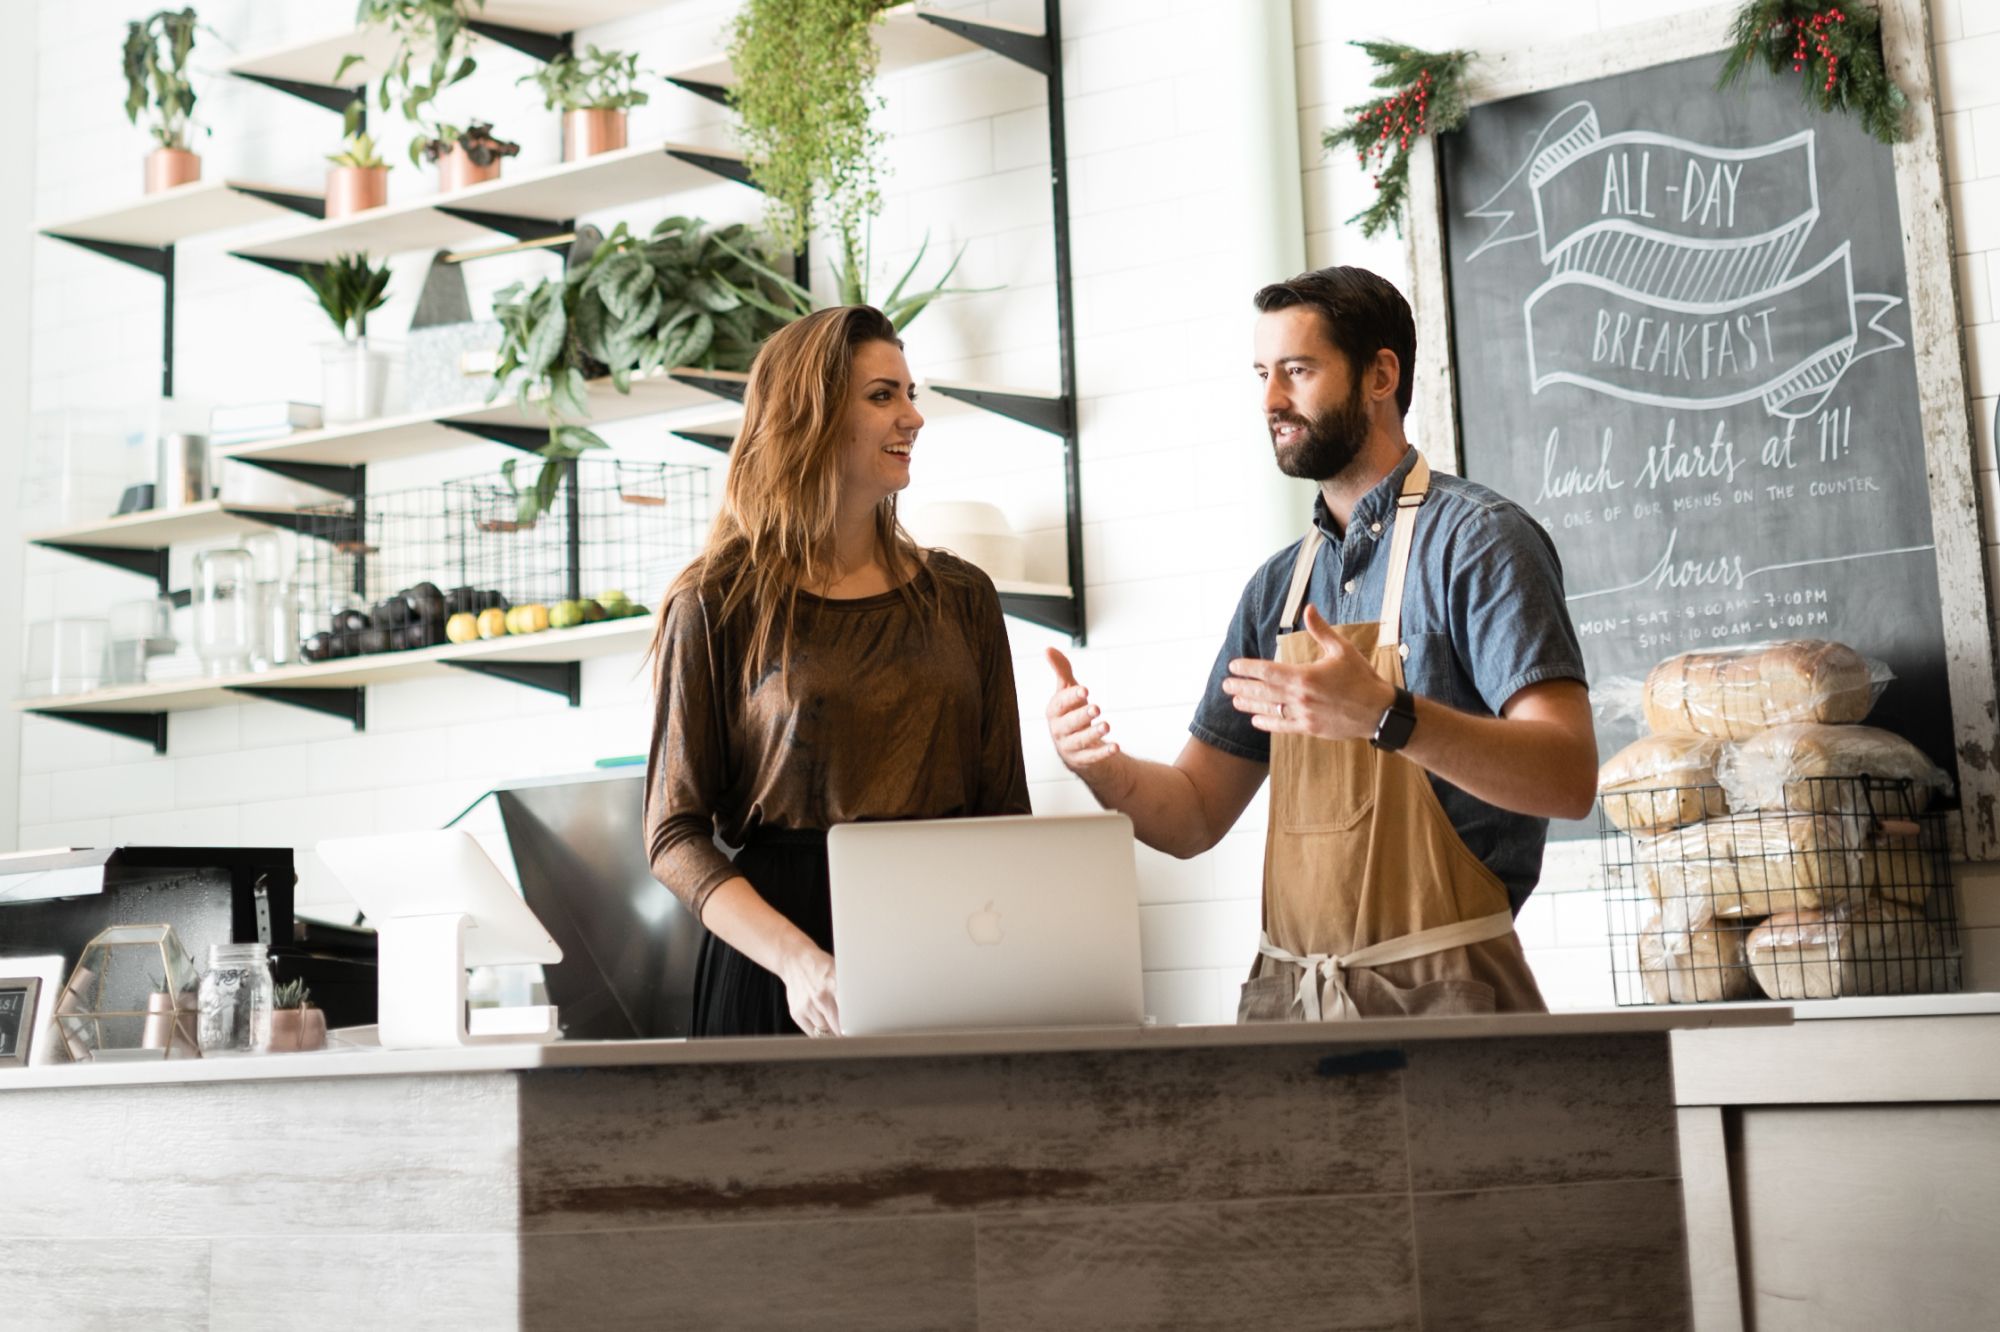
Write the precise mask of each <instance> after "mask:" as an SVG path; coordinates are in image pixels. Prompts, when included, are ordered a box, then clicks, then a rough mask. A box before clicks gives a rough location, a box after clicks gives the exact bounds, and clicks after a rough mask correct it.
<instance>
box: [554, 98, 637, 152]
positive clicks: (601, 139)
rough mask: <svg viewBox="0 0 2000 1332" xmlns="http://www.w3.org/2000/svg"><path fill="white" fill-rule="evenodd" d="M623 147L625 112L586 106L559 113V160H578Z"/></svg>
mask: <svg viewBox="0 0 2000 1332" xmlns="http://www.w3.org/2000/svg"><path fill="white" fill-rule="evenodd" d="M624 146H625V113H624V112H623V111H607V110H603V109H601V108H597V107H586V108H584V109H583V110H581V111H565V112H563V161H565V162H578V161H581V160H583V159H584V158H586V157H595V156H597V155H598V154H599V153H608V152H612V151H614V150H615V149H619V148H623V147H624Z"/></svg>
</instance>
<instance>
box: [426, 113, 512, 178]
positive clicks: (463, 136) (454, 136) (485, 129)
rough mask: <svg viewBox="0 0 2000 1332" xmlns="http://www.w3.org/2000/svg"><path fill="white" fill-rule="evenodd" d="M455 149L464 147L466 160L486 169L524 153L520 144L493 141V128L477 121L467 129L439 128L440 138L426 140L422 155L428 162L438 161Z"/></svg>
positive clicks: (448, 126) (502, 140)
mask: <svg viewBox="0 0 2000 1332" xmlns="http://www.w3.org/2000/svg"><path fill="white" fill-rule="evenodd" d="M453 148H463V149H464V150H465V155H466V156H467V157H469V158H471V159H472V160H473V161H474V162H477V163H478V164H479V165H480V166H483V167H484V166H492V165H493V164H494V163H495V162H497V161H499V160H500V159H501V158H503V157H512V156H514V155H515V154H516V153H518V152H520V151H521V145H520V144H518V143H511V142H509V141H508V140H506V139H496V138H494V137H493V127H492V126H491V125H489V124H487V123H486V122H485V121H483V120H475V121H473V122H472V123H471V124H470V125H467V126H466V127H465V128H464V129H460V128H459V127H458V126H456V125H440V126H438V137H437V138H435V139H425V140H424V143H423V148H422V149H421V152H422V155H423V159H424V160H425V161H426V162H435V161H437V160H438V159H439V158H440V157H443V156H444V155H445V154H446V153H448V152H450V151H451V150H452V149H453Z"/></svg>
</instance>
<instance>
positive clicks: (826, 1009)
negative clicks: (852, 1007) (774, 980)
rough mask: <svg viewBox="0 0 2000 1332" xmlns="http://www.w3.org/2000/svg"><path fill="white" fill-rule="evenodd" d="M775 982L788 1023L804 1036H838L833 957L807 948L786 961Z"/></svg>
mask: <svg viewBox="0 0 2000 1332" xmlns="http://www.w3.org/2000/svg"><path fill="white" fill-rule="evenodd" d="M778 978H779V979H780V980H782V981H784V982H785V1004H786V1006H787V1007H789V1008H790V1009H791V1010H792V1021H794V1022H796V1023H798V1024H799V1030H800V1031H803V1032H804V1033H805V1034H806V1035H808V1036H838V1035H840V1005H839V1004H838V1003H837V1002H835V999H834V983H833V954H831V953H829V952H827V951H826V950H825V949H823V948H818V947H815V946H813V945H811V944H807V945H806V946H804V947H802V948H800V949H799V950H798V951H797V952H795V953H793V954H792V955H790V956H789V957H787V958H786V959H785V961H784V964H783V965H782V966H781V967H780V968H779V971H778Z"/></svg>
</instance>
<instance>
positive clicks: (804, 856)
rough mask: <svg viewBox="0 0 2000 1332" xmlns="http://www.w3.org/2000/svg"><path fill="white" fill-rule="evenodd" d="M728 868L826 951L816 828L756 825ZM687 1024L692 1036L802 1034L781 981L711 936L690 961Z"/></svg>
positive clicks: (828, 921) (829, 924) (828, 910)
mask: <svg viewBox="0 0 2000 1332" xmlns="http://www.w3.org/2000/svg"><path fill="white" fill-rule="evenodd" d="M736 868H737V870H738V871H739V872H741V874H742V875H743V877H744V878H746V879H748V880H750V886H751V887H753V888H755V889H756V890H757V894H758V896H760V897H762V898H763V899H764V900H765V901H766V902H769V903H770V904H771V907H772V909H773V910H775V911H777V912H778V913H779V914H780V915H782V916H783V917H784V918H785V919H786V920H789V921H790V922H792V924H794V925H796V926H798V927H799V928H800V929H801V930H803V931H805V933H806V935H807V937H809V938H810V939H811V940H812V941H813V942H814V943H816V944H818V945H819V946H820V947H821V948H824V949H826V951H827V952H829V953H831V952H832V951H833V903H832V898H831V897H830V895H829V893H828V889H827V874H826V833H825V832H824V831H806V830H794V829H785V828H760V829H758V830H757V832H756V833H755V834H753V835H752V837H751V841H750V844H749V845H748V846H746V847H744V848H743V849H742V850H741V851H739V852H737V853H736ZM690 1026H691V1027H692V1030H693V1034H694V1035H695V1036H696V1037H704V1036H803V1035H804V1034H805V1033H804V1032H803V1031H801V1030H799V1024H798V1023H796V1022H794V1021H792V1010H791V1006H790V1005H789V1004H787V1003H786V1002H785V983H784V982H783V981H782V980H780V979H778V977H777V976H776V975H775V974H774V973H772V972H769V971H766V970H764V968H762V967H760V966H758V965H757V964H756V963H755V962H752V961H751V960H750V959H749V958H747V957H745V956H743V954H741V953H739V952H737V951H736V950H735V949H734V948H731V947H730V946H729V945H728V944H726V943H724V942H722V940H720V939H718V938H716V937H715V936H714V935H713V934H710V935H706V936H704V937H703V939H702V942H701V956H700V958H699V959H698V960H697V961H696V963H695V971H694V1017H693V1020H692V1022H691V1023H690Z"/></svg>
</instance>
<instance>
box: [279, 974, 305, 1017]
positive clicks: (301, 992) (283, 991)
mask: <svg viewBox="0 0 2000 1332" xmlns="http://www.w3.org/2000/svg"><path fill="white" fill-rule="evenodd" d="M312 1006H313V1001H312V991H311V990H308V989H307V988H306V983H305V981H304V979H302V978H301V979H297V980H288V981H285V982H283V983H282V984H280V985H279V986H278V987H277V988H276V989H275V990H273V991H272V996H271V1007H273V1008H276V1009H280V1010H285V1009H293V1008H311V1007H312Z"/></svg>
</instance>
